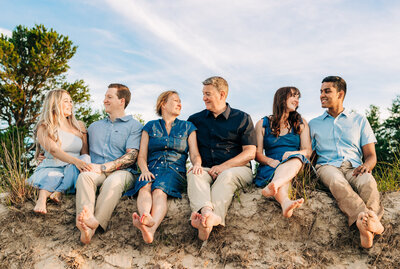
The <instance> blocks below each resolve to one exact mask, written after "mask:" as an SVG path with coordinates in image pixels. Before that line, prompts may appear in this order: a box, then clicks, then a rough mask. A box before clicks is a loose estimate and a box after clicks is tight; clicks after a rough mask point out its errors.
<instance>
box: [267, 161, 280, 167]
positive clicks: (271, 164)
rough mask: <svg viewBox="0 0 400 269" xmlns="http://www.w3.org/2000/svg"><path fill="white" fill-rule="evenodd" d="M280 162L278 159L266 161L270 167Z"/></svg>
mask: <svg viewBox="0 0 400 269" xmlns="http://www.w3.org/2000/svg"><path fill="white" fill-rule="evenodd" d="M280 163H281V162H280V161H278V160H272V161H270V162H268V165H269V166H271V167H272V168H276V167H277V166H278V165H279V164H280Z"/></svg>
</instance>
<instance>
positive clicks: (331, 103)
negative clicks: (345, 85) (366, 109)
mask: <svg viewBox="0 0 400 269" xmlns="http://www.w3.org/2000/svg"><path fill="white" fill-rule="evenodd" d="M320 92H321V95H320V97H319V98H320V100H321V106H322V107H323V108H334V107H337V106H338V105H339V104H341V103H343V99H344V92H343V91H338V90H337V89H336V88H335V87H334V85H333V83H332V82H324V83H322V86H321V91H320Z"/></svg>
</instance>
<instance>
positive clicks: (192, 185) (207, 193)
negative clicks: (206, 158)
mask: <svg viewBox="0 0 400 269" xmlns="http://www.w3.org/2000/svg"><path fill="white" fill-rule="evenodd" d="M208 170H210V168H204V169H203V173H202V174H201V175H195V174H193V172H189V173H188V175H187V184H188V187H187V192H188V197H189V201H190V208H191V209H192V212H198V211H200V209H202V208H203V207H210V208H213V204H212V202H211V187H210V186H211V183H212V181H213V180H212V178H211V176H210V175H209V174H208V172H207V171H208Z"/></svg>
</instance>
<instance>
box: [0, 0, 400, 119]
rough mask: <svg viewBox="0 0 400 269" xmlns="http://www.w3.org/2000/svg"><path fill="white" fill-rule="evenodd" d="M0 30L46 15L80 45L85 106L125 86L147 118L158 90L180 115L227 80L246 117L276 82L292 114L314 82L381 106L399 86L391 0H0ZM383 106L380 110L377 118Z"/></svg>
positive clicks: (78, 73)
mask: <svg viewBox="0 0 400 269" xmlns="http://www.w3.org/2000/svg"><path fill="white" fill-rule="evenodd" d="M0 7H1V9H2V10H3V13H2V16H0V32H2V33H5V34H10V33H11V31H12V30H13V29H14V28H15V26H16V25H19V24H22V25H25V26H27V27H32V26H34V24H44V25H45V26H46V27H47V28H53V29H54V30H56V31H57V32H58V33H60V34H63V35H67V36H69V38H70V39H71V40H72V41H73V42H74V44H75V45H77V46H78V50H77V53H76V54H75V56H74V57H73V58H72V60H71V61H70V67H71V68H70V70H69V72H68V79H69V80H70V81H73V80H76V79H83V80H84V81H85V82H86V83H87V84H88V85H89V87H90V91H91V95H92V98H93V102H94V106H95V107H98V108H101V107H102V100H103V96H104V93H105V91H106V87H107V85H108V84H110V83H112V82H121V83H124V84H126V85H127V86H128V87H130V88H131V90H132V93H133V102H132V103H131V104H130V105H129V106H128V109H127V111H128V113H132V114H139V113H140V114H142V115H143V117H144V119H145V120H146V121H148V120H151V119H154V118H156V115H155V113H154V105H155V101H156V98H157V96H158V94H159V93H161V92H162V91H164V90H168V89H176V90H177V91H178V92H179V93H180V95H181V99H182V104H183V109H182V115H181V117H180V118H181V119H186V118H187V117H188V116H189V115H190V114H192V113H195V112H197V111H200V110H202V109H204V103H203V101H202V92H201V90H202V84H201V82H202V81H203V80H204V79H205V78H207V77H210V76H213V75H220V76H222V77H224V78H226V79H227V81H228V83H229V86H230V91H229V95H228V102H229V103H230V104H231V106H232V107H235V108H239V109H241V110H243V111H246V112H248V113H249V114H250V115H251V116H252V118H253V121H254V122H256V121H257V120H259V119H260V118H261V117H262V116H264V115H266V114H270V113H271V111H272V99H273V95H274V93H275V91H276V90H277V89H278V88H279V87H283V86H289V85H290V86H296V87H298V88H299V89H300V91H301V93H302V98H301V99H300V107H299V112H300V113H302V114H303V116H304V117H305V118H306V119H307V120H310V119H311V118H313V117H315V116H317V115H319V114H321V113H322V112H323V110H322V108H321V106H320V101H319V89H320V86H321V80H322V79H323V78H324V77H325V76H328V75H340V76H342V77H343V78H344V79H345V80H346V81H347V84H348V94H347V96H346V99H345V107H346V108H350V109H354V110H356V111H358V112H360V113H364V112H365V110H366V109H367V108H368V107H369V105H370V104H375V105H378V106H380V107H381V110H382V112H384V111H385V109H386V108H387V107H389V106H390V105H391V103H392V100H393V99H394V98H395V96H396V94H400V80H399V78H400V49H399V48H400V16H398V14H400V2H399V1H379V0H376V1H370V0H363V1H361V0H360V1H338V0H329V1H326V0H321V1H311V0H308V1H307V0H304V1H295V0H292V1H272V0H266V1H262V0H248V1H239V0H230V1H226V0H221V1H215V0H214V1H211V0H202V1H189V0H185V1H184V0H179V1H173V0H169V1H161V0H154V1H150V0H147V1H143V0H140V1H136V0H98V1H94V0H80V1H75V0H70V1H66V0H58V1H54V0H53V1H40V0H36V1H31V0H14V1H6V0H0ZM385 115H387V114H386V113H383V116H385Z"/></svg>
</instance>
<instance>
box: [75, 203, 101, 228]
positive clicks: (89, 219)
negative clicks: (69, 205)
mask: <svg viewBox="0 0 400 269" xmlns="http://www.w3.org/2000/svg"><path fill="white" fill-rule="evenodd" d="M78 220H80V221H82V222H83V223H84V224H85V225H86V226H88V227H89V228H90V229H93V230H96V229H97V227H99V221H98V220H97V219H96V218H95V216H94V215H93V213H92V212H91V211H90V210H89V208H88V207H87V206H83V209H82V211H81V213H80V214H79V215H78Z"/></svg>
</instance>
